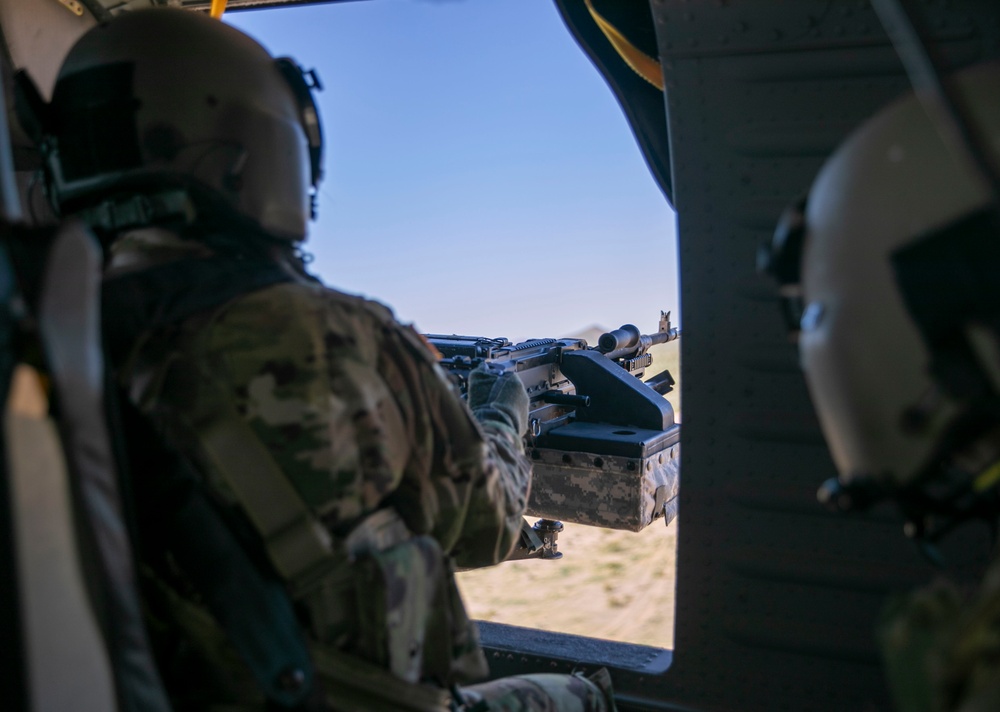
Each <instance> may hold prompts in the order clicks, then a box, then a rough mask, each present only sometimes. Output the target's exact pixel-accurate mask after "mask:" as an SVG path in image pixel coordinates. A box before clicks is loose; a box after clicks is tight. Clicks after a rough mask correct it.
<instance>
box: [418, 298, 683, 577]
mask: <svg viewBox="0 0 1000 712" xmlns="http://www.w3.org/2000/svg"><path fill="white" fill-rule="evenodd" d="M679 336H680V331H679V330H678V329H675V328H672V327H671V325H670V314H669V312H667V313H663V312H661V314H660V325H659V330H658V331H657V333H655V334H649V335H644V334H641V333H640V332H639V330H638V329H637V328H636V327H635V326H632V325H631V324H626V325H624V326H622V327H621V328H619V329H615V330H614V331H610V332H607V333H605V334H602V335H601V337H600V338H599V339H598V344H597V347H590V346H588V345H587V342H586V341H585V340H584V339H530V340H528V341H524V342H521V343H518V344H513V343H511V342H510V341H508V340H507V339H502V338H501V339H488V338H482V337H475V336H457V335H451V336H446V335H441V334H427V335H426V338H427V340H428V341H429V342H430V343H431V344H432V345H433V346H434V347H435V348H436V349H437V350H438V351H439V352H440V354H441V365H442V366H443V367H444V368H445V369H446V370H447V371H448V372H449V373H450V374H451V376H452V378H453V379H454V380H455V381H456V383H457V384H458V386H459V388H460V389H461V391H462V393H463V395H464V394H465V392H466V389H467V386H468V377H469V373H470V372H471V371H472V369H474V368H476V366H478V365H479V364H480V363H483V362H488V363H490V364H491V365H492V366H493V368H500V369H503V370H505V371H509V372H513V373H515V374H517V376H518V377H519V378H520V379H521V382H522V383H523V384H524V387H525V390H526V391H527V392H528V397H529V399H530V405H529V416H528V424H529V425H528V432H527V433H526V434H525V445H526V447H525V451H526V453H527V454H528V456H529V457H530V458H531V459H532V461H533V465H534V480H533V484H532V489H531V497H530V499H529V501H528V509H527V511H528V514H531V515H533V516H537V517H542V518H543V521H542V522H540V523H539V524H538V525H536V526H535V528H534V531H533V534H532V533H531V532H528V531H525V532H524V534H523V536H522V539H524V538H528V539H530V540H531V541H530V543H529V545H528V547H527V548H528V549H529V550H531V549H533V548H537V547H538V546H541V547H542V548H541V551H542V553H541V554H539V555H541V556H542V557H544V558H554V557H555V556H558V554H557V552H556V548H555V534H556V533H557V532H558V528H559V527H556V526H555V525H558V521H555V520H564V521H570V522H578V523H581V524H590V525H594V526H601V527H608V528H611V529H624V530H629V531H640V530H641V529H643V528H644V527H646V526H647V525H648V524H650V523H651V522H652V521H653V520H655V519H659V518H661V517H662V518H664V519H666V521H667V523H668V524H669V522H670V521H671V519H673V516H674V515H675V513H676V497H677V486H678V481H679V477H678V470H679V468H678V465H679V455H680V453H679V451H678V450H679V440H680V426H678V425H677V424H676V423H674V413H673V408H672V407H671V405H670V403H669V402H668V401H667V400H666V399H665V398H663V395H664V394H666V393H668V392H669V391H670V390H671V388H672V386H673V384H674V379H673V378H672V377H671V375H670V373H669V372H668V371H663V372H661V373H659V374H657V375H655V376H653V377H652V378H650V379H649V380H648V381H643V380H642V377H643V376H644V375H645V370H646V369H647V368H649V367H650V365H651V364H652V355H651V354H650V353H648V351H649V348H650V347H651V346H653V345H654V344H662V343H666V342H668V341H673V340H675V339H677V338H678V337H679ZM532 536H534V538H532Z"/></svg>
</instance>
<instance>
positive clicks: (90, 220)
mask: <svg viewBox="0 0 1000 712" xmlns="http://www.w3.org/2000/svg"><path fill="white" fill-rule="evenodd" d="M196 215H197V211H196V210H195V204H194V201H193V200H192V199H191V196H190V194H189V193H188V191H186V190H184V189H183V188H173V189H168V190H162V191H159V192H151V193H137V194H132V195H127V196H115V197H112V198H108V199H107V200H104V201H102V202H100V203H98V204H97V205H95V206H94V207H92V208H87V209H85V210H81V211H80V212H79V213H76V216H77V217H79V218H80V219H81V220H83V222H85V223H86V224H87V225H89V226H90V227H92V228H94V229H97V230H101V231H103V232H120V231H122V230H127V229H134V228H139V227H148V226H150V225H161V224H163V223H173V224H175V225H190V224H191V223H193V222H194V219H195V217H196Z"/></svg>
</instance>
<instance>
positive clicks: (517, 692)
mask: <svg viewBox="0 0 1000 712" xmlns="http://www.w3.org/2000/svg"><path fill="white" fill-rule="evenodd" d="M462 694H463V696H464V698H465V703H466V705H467V707H466V709H467V710H468V712H597V711H598V710H600V712H610V711H612V710H615V709H616V708H615V703H614V699H613V697H612V695H611V678H610V676H609V675H608V671H607V670H605V669H604V668H601V669H600V670H599V671H598V672H596V673H594V674H593V675H591V676H590V677H584V676H583V675H580V674H574V675H555V674H544V673H543V674H539V675H520V676H518V677H505V678H501V679H499V680H493V681H492V682H486V683H483V684H481V685H473V686H472V687H467V688H465V689H464V690H462Z"/></svg>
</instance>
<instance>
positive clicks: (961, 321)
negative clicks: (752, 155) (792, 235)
mask: <svg viewBox="0 0 1000 712" xmlns="http://www.w3.org/2000/svg"><path fill="white" fill-rule="evenodd" d="M955 82H956V86H957V87H958V89H959V91H960V92H961V95H962V96H963V97H964V100H965V103H966V104H968V106H969V109H970V111H971V116H972V118H973V120H974V122H975V124H976V126H977V127H978V128H979V130H980V131H981V133H982V135H983V136H984V137H985V143H986V144H987V145H985V146H982V147H980V148H981V149H983V150H986V151H990V152H992V154H993V156H994V157H996V158H998V159H1000V64H998V63H991V64H987V65H981V66H978V67H975V68H973V69H970V70H966V71H963V72H961V73H959V74H957V75H956V76H955ZM954 148H955V147H954V146H952V145H951V144H950V143H946V142H945V141H944V140H943V139H942V137H941V136H940V135H939V133H938V131H937V130H936V129H935V126H934V125H933V124H932V122H931V121H930V119H929V118H928V116H927V114H926V113H925V109H924V107H923V106H922V105H921V103H920V102H919V101H918V100H917V98H916V97H915V96H914V95H912V94H911V95H909V96H907V97H905V98H903V99H901V100H899V101H897V102H895V103H893V104H891V105H890V106H889V107H887V108H886V109H884V110H882V111H881V112H879V113H878V114H877V115H876V116H875V117H874V118H872V119H871V120H869V121H867V122H866V123H865V124H863V125H862V126H861V127H860V128H859V129H858V130H856V131H855V132H854V133H853V134H852V135H851V136H849V137H848V139H847V140H846V141H845V142H844V143H843V144H842V145H841V146H840V147H839V148H838V149H837V151H836V152H835V153H834V154H833V156H832V157H831V158H830V159H829V160H828V161H827V162H826V164H825V165H824V166H823V168H822V170H821V171H820V173H819V175H818V177H817V178H816V180H815V182H814V183H813V186H812V189H811V191H810V193H809V196H808V199H807V201H806V203H805V206H804V212H803V213H801V214H800V215H799V216H798V217H799V220H800V221H801V223H800V224H801V225H802V233H803V236H804V244H802V245H801V250H802V253H801V254H802V258H801V272H800V274H799V285H798V286H799V290H800V291H799V294H800V297H801V300H802V305H803V308H802V314H801V330H800V332H799V335H798V343H799V354H800V358H801V365H802V368H803V370H804V371H805V375H806V380H807V382H808V385H809V390H810V393H811V395H812V399H813V403H814V405H815V408H816V411H817V413H818V415H819V420H820V423H821V425H822V428H823V432H824V435H825V436H826V440H827V443H828V444H829V447H830V451H831V453H832V455H833V459H834V462H835V464H836V466H837V469H838V472H839V473H840V482H841V483H842V484H844V485H850V484H851V483H855V484H856V483H858V482H862V481H864V482H869V483H873V484H874V486H876V487H877V488H879V489H881V490H883V491H892V492H896V493H899V492H900V491H905V490H907V489H909V490H915V489H918V488H925V487H926V485H927V483H929V482H932V483H934V484H933V486H934V487H936V488H938V494H941V495H942V496H944V497H954V496H957V495H958V493H959V492H960V491H963V492H968V491H970V489H976V488H986V487H987V486H990V485H992V484H993V483H994V480H995V479H996V477H995V475H996V474H997V471H998V470H997V468H996V465H997V463H1000V438H997V437H995V432H994V434H993V435H992V436H991V437H988V438H987V437H983V436H984V435H985V434H987V433H988V431H990V430H991V429H992V430H993V431H996V430H997V428H998V427H1000V341H998V337H1000V221H998V217H1000V205H998V204H997V203H996V202H995V199H994V197H993V196H992V194H991V192H990V188H989V185H988V183H987V181H986V180H984V179H983V177H982V176H981V175H980V174H979V173H978V172H977V171H976V169H975V168H974V167H973V166H972V165H971V164H970V163H967V159H966V157H965V156H964V155H963V154H962V152H961V151H956V150H954ZM793 215H794V213H793ZM792 223H793V225H794V223H795V220H794V218H793V220H792ZM785 228H786V229H785V230H784V233H787V232H788V230H787V228H788V223H787V219H786V225H785ZM782 232H783V231H782V230H779V235H778V236H776V240H777V238H778V237H779V236H781V239H782V240H784V239H785V238H786V237H787V234H785V235H782ZM793 251H794V250H793ZM786 281H788V280H786ZM991 443H995V444H991ZM925 493H926V491H925Z"/></svg>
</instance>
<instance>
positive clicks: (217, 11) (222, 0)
mask: <svg viewBox="0 0 1000 712" xmlns="http://www.w3.org/2000/svg"><path fill="white" fill-rule="evenodd" d="M226 2H227V0H212V9H211V10H209V12H208V14H209V15H211V16H212V17H214V18H215V19H216V20H218V19H221V18H222V13H224V12H225V11H226Z"/></svg>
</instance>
